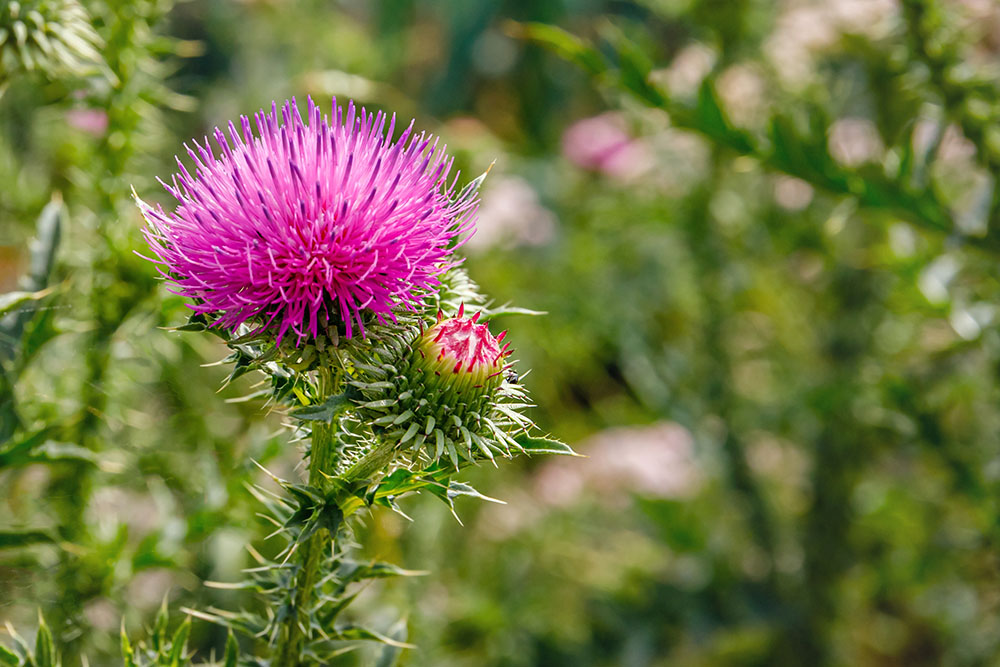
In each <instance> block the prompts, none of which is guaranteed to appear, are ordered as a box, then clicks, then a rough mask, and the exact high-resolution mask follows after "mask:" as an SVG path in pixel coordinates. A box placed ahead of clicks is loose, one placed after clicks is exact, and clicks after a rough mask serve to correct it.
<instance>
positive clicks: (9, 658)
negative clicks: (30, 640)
mask: <svg viewBox="0 0 1000 667" xmlns="http://www.w3.org/2000/svg"><path fill="white" fill-rule="evenodd" d="M20 662H21V659H20V658H18V657H17V654H16V653H14V652H13V651H11V650H10V649H9V648H7V647H5V646H3V645H0V665H10V666H11V667H16V665H18V664H19V663H20Z"/></svg>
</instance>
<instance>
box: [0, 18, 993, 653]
mask: <svg viewBox="0 0 1000 667" xmlns="http://www.w3.org/2000/svg"><path fill="white" fill-rule="evenodd" d="M32 10H34V11H35V12H36V14H35V15H33V14H32V13H31V12H32ZM36 15H37V16H38V17H41V19H42V20H41V22H39V21H38V20H36V18H35V16H36ZM18 25H20V26H21V27H20V28H19V27H18ZM39 35H41V36H39ZM0 38H2V48H0V87H2V89H3V95H2V97H0V183H3V186H2V187H0V221H2V222H0V292H7V294H6V295H3V296H0V309H2V313H3V319H2V320H0V368H2V374H0V620H2V621H7V622H9V623H10V624H11V625H12V627H13V628H16V629H17V630H18V631H19V632H21V634H24V635H26V636H28V637H31V636H32V635H33V634H34V633H35V632H36V629H37V627H38V622H37V611H36V610H37V609H38V608H39V607H40V608H41V610H42V611H43V612H44V613H45V616H46V618H47V619H48V624H49V626H50V627H51V628H52V631H53V634H54V637H55V640H56V644H57V645H58V646H59V647H61V648H62V650H63V654H64V659H65V662H66V664H68V665H77V664H81V661H82V658H81V656H83V655H86V656H88V658H89V664H90V665H104V664H120V659H119V658H118V657H117V655H118V651H119V640H118V631H119V626H120V624H122V623H124V625H125V627H126V628H127V629H128V630H129V633H130V635H131V636H133V637H135V638H138V639H141V638H142V637H144V636H146V634H147V633H148V631H147V630H146V629H145V628H149V627H150V626H152V624H153V618H154V616H155V614H156V612H157V609H158V608H159V607H160V605H161V602H162V601H163V600H166V601H167V604H168V606H169V608H170V609H171V610H172V612H173V613H172V620H171V621H170V627H171V628H172V627H174V625H176V624H177V623H179V622H180V619H181V617H182V616H183V614H182V613H180V612H179V610H180V609H181V608H190V607H194V608H199V609H204V608H208V607H211V606H215V607H222V608H226V609H238V608H240V607H241V606H246V605H251V604H253V601H252V599H250V598H244V597H242V594H241V593H239V592H237V591H231V590H225V589H216V588H210V587H206V586H204V585H203V582H204V581H206V580H214V581H223V582H226V581H235V580H237V579H238V578H239V570H240V569H241V568H244V567H248V566H250V565H251V564H252V559H251V557H250V554H249V553H248V551H247V550H246V549H245V548H244V545H245V544H246V543H251V544H253V545H255V546H256V548H257V549H261V550H266V549H267V541H266V539H265V538H266V536H267V534H268V532H269V530H270V527H269V526H268V525H267V524H265V523H264V522H262V521H261V520H259V519H258V518H257V517H256V512H257V511H258V509H259V508H258V505H257V501H255V500H254V498H253V497H252V495H251V494H250V493H249V492H248V491H247V488H246V485H247V484H248V483H251V482H261V481H262V479H261V478H262V476H261V474H260V472H259V470H258V469H257V468H256V467H255V466H254V464H253V463H252V461H259V462H261V463H262V464H263V465H266V466H268V467H270V468H272V469H274V470H275V471H277V472H279V473H281V474H282V476H284V477H286V478H289V477H292V476H294V475H295V474H296V472H295V471H294V470H292V467H293V466H294V464H295V461H297V460H299V456H298V453H297V451H296V450H295V445H294V444H290V443H289V442H288V441H287V435H286V433H285V432H284V431H283V430H282V426H281V423H282V418H281V415H280V414H273V413H269V412H268V411H267V410H266V409H265V408H264V406H263V405H262V403H261V401H260V400H258V399H254V398H252V397H251V398H249V399H248V400H242V397H245V396H247V395H250V394H252V392H253V386H252V385H253V380H252V379H248V378H243V379H241V381H239V382H237V383H235V384H234V385H233V386H231V387H229V388H227V389H226V390H225V391H224V392H222V393H221V394H220V393H217V392H216V389H217V388H218V387H219V386H220V384H221V382H222V380H223V378H224V376H225V373H226V369H224V368H220V367H217V366H211V365H208V364H210V363H211V362H214V361H216V360H217V359H219V358H220V357H221V356H223V355H224V348H222V347H221V346H220V344H219V343H217V342H216V341H215V340H214V339H213V338H212V337H209V336H203V335H198V334H180V333H176V332H171V331H168V330H164V327H169V326H175V325H178V324H181V323H182V322H184V321H185V318H186V312H187V311H186V309H185V308H184V305H183V303H182V302H181V301H180V300H179V299H178V298H176V297H174V296H171V295H170V294H169V293H167V292H166V291H165V290H164V288H163V287H162V285H161V284H160V283H159V281H158V280H157V279H156V277H155V275H154V271H153V268H152V267H151V266H150V265H149V264H148V263H147V262H145V261H144V260H141V259H140V258H138V257H137V256H136V255H135V254H134V253H135V252H136V251H139V252H142V248H143V243H142V240H141V236H140V234H139V230H140V227H141V222H140V216H139V215H138V212H137V210H136V209H135V207H134V206H133V204H132V201H131V197H130V188H131V187H135V189H136V191H137V192H138V193H139V194H140V196H142V197H143V198H144V199H146V200H147V201H155V200H157V199H159V200H160V201H164V202H166V195H165V193H163V192H162V190H161V189H160V187H159V186H158V184H157V183H156V181H155V178H156V177H162V178H167V177H168V176H169V175H170V174H171V173H172V172H173V170H174V163H173V159H172V156H173V154H174V153H178V152H181V144H182V142H183V141H186V140H187V139H188V138H189V137H193V136H197V137H200V136H202V135H204V134H207V133H208V132H209V130H210V129H211V128H212V127H213V126H214V125H216V124H220V123H224V122H227V121H228V120H229V119H233V118H236V117H237V116H238V115H239V114H240V113H249V112H252V111H254V110H256V109H258V108H260V107H262V106H266V105H270V103H271V100H272V99H276V100H279V101H280V100H282V99H284V98H286V97H289V96H292V95H296V96H298V97H299V98H300V99H301V98H303V97H305V96H306V95H312V96H313V97H314V98H315V99H317V100H320V101H323V100H327V99H329V97H330V96H331V95H337V96H338V98H339V99H343V98H348V97H350V98H353V99H355V100H357V101H358V102H361V103H363V104H365V105H367V106H368V107H369V108H384V109H387V110H391V111H394V112H396V113H397V114H399V115H400V116H403V117H407V118H409V117H411V116H413V117H416V119H417V125H418V126H420V127H422V128H426V129H429V130H431V131H434V132H436V133H439V134H440V135H441V136H442V137H444V139H445V140H446V141H447V142H448V145H449V148H450V149H451V150H452V151H453V152H454V154H455V155H456V156H457V158H458V162H459V163H460V165H461V167H462V170H463V173H465V174H468V175H469V176H470V177H471V176H473V175H476V174H479V173H481V172H482V171H484V170H485V169H486V167H487V166H488V165H489V164H490V163H491V162H492V161H493V160H496V161H497V164H496V166H495V167H494V169H493V171H492V172H491V174H490V177H489V178H488V179H487V182H486V185H485V187H484V199H483V206H482V211H481V216H480V217H481V222H480V227H481V229H480V232H479V235H478V236H477V237H476V239H474V241H473V242H471V243H470V244H469V245H468V246H467V247H466V251H465V252H466V254H467V256H468V260H467V267H468V268H469V270H470V272H471V274H472V276H473V277H474V278H475V279H477V280H478V281H479V282H480V283H482V285H483V287H484V289H485V290H486V291H487V292H488V293H490V294H494V295H498V297H499V298H501V299H503V300H506V299H509V300H511V301H513V302H515V303H517V304H518V305H521V306H525V307H529V308H534V309H538V310H544V311H547V312H548V315H547V316H546V317H541V318H518V319H509V320H505V321H503V322H498V323H497V324H498V325H499V326H501V327H505V328H506V327H509V328H510V329H511V338H512V339H513V340H514V341H515V345H516V346H517V348H518V355H519V356H520V358H521V359H523V364H522V367H521V368H520V371H521V372H522V373H523V372H524V371H526V370H527V369H528V368H532V369H534V371H533V372H532V373H531V374H530V375H526V377H525V378H524V379H523V382H524V383H525V384H526V385H527V386H528V387H529V388H530V390H531V391H532V392H533V395H534V397H535V399H536V401H537V403H538V404H539V408H537V409H536V410H535V411H534V416H535V417H536V419H537V421H538V422H539V423H540V425H541V426H542V427H543V428H544V429H545V430H547V431H551V432H553V433H555V434H556V435H558V436H559V437H560V438H562V439H564V440H566V441H568V442H571V443H572V444H573V445H574V447H575V448H576V449H577V450H578V451H581V452H582V453H585V454H588V455H589V457H590V458H588V459H585V460H581V459H573V460H559V461H551V462H544V461H533V462H529V463H527V464H521V465H508V466H505V467H502V468H501V469H500V470H499V471H497V470H492V469H490V470H480V471H476V472H474V473H473V474H472V479H473V480H474V482H475V484H476V487H477V488H478V489H480V490H481V491H483V492H484V493H486V494H487V495H489V496H492V497H496V498H501V499H503V500H505V501H507V504H506V505H497V504H488V503H476V502H473V501H466V502H464V503H460V504H459V506H458V514H459V516H460V518H461V519H462V522H463V523H464V525H460V524H459V523H458V522H456V521H455V520H454V519H453V518H452V517H451V516H450V515H449V514H448V513H447V512H446V511H445V510H444V508H442V507H441V506H440V504H438V503H434V502H433V500H427V501H425V500H424V499H420V498H417V499H413V500H409V501H407V502H406V503H404V507H403V509H404V511H406V512H407V514H409V515H410V516H412V517H414V519H415V524H414V525H413V526H411V525H410V524H409V523H407V522H406V521H405V519H403V518H401V517H399V516H398V515H395V514H391V513H389V512H384V513H376V514H375V515H373V516H372V517H371V518H370V520H369V525H368V526H367V529H366V530H365V531H363V532H362V533H361V535H360V536H361V537H363V538H364V539H365V540H366V543H365V544H364V545H363V547H364V549H365V550H366V553H370V554H371V555H372V556H377V557H379V558H380V559H384V560H389V561H391V562H394V563H397V564H399V565H400V566H402V567H405V568H408V569H412V570H428V571H430V572H431V573H432V575H431V576H427V577H423V578H410V579H406V580H402V581H393V582H387V583H386V584H385V585H384V586H382V587H370V588H368V589H365V590H364V592H363V593H362V595H361V597H360V598H359V604H358V608H357V609H356V610H355V613H357V614H359V615H364V616H365V618H366V619H368V620H369V622H370V623H371V619H374V624H375V625H377V626H379V627H380V628H381V629H382V630H383V631H386V632H390V633H396V635H398V630H399V626H397V625H396V623H397V620H398V618H399V615H400V610H410V611H409V613H410V615H409V616H408V618H407V619H405V622H406V625H407V626H408V631H407V636H408V638H409V641H412V642H413V643H415V644H417V645H418V646H419V648H418V649H416V650H408V651H403V652H402V653H401V654H400V655H399V664H402V665H413V666H418V665H421V666H423V665H427V666H430V665H433V666H435V667H448V666H454V667H458V666H466V665H468V666H470V667H471V666H478V665H503V666H510V667H515V666H527V665H553V666H563V665H564V666H567V667H569V666H573V667H577V666H583V667H587V666H595V667H596V666H604V665H607V666H612V665H614V666H619V665H621V666H626V667H641V666H653V665H657V666H660V665H731V664H739V665H800V664H811V665H812V664H815V665H824V664H829V665H904V664H905V665H924V664H926V665H941V664H946V665H981V664H990V663H992V662H993V661H994V660H995V658H996V656H997V655H998V654H1000V613H998V611H1000V610H998V606H1000V596H998V594H997V591H998V590H1000V567H998V560H997V553H998V547H1000V440H998V439H997V433H998V432H1000V406H998V400H1000V391H998V385H997V375H998V372H1000V317H998V315H1000V312H998V304H1000V282H998V279H997V268H996V266H997V264H996V262H997V258H998V255H1000V187H997V185H998V184H997V182H996V179H997V176H998V175H1000V122H998V121H1000V98H998V81H1000V9H998V7H997V5H996V4H995V3H993V2H990V1H989V0H898V1H896V0H831V1H825V2H820V1H818V0H817V1H816V2H808V1H806V0H786V1H783V2H772V1H769V0H641V1H632V2H629V1H611V0H608V1H602V0H562V1H557V0H544V1H539V0H505V1H503V2H494V1H491V0H460V1H459V0H382V1H380V2H372V3H365V2H355V1H342V2H337V3H329V2H320V1H319V0H310V1H304V2H290V1H280V0H273V1H270V2H267V1H263V0H261V1H256V2H254V1H249V0H247V1H244V2H223V1H221V0H211V1H206V2H177V3H173V2H167V1H166V0H137V1H134V2H133V1H126V0H86V1H85V2H83V3H82V4H77V3H76V2H73V1H71V0H37V1H36V0H25V1H24V2H21V3H15V2H6V3H4V6H3V7H2V8H0ZM394 628H395V629H394ZM191 632H192V634H191V638H190V642H189V647H190V648H191V649H192V650H195V651H196V658H197V659H198V660H207V659H209V657H210V656H211V655H212V654H213V652H214V654H215V655H216V656H219V655H221V654H222V650H223V646H224V643H225V633H224V631H223V630H221V629H219V628H216V627H214V626H212V625H211V624H209V623H205V622H195V623H194V624H193V627H192V631H191ZM0 643H3V642H0ZM368 656H369V654H368V653H366V652H365V651H361V652H359V653H355V654H351V655H349V656H345V658H344V660H345V664H352V663H355V662H362V663H363V662H364V661H365V660H366V659H368ZM385 664H387V663H385Z"/></svg>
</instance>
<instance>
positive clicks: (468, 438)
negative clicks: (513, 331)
mask: <svg viewBox="0 0 1000 667" xmlns="http://www.w3.org/2000/svg"><path fill="white" fill-rule="evenodd" d="M464 311H465V309H464V306H463V307H461V308H459V311H458V314H457V316H456V317H452V318H444V317H443V316H442V315H441V314H439V315H438V321H437V323H436V324H434V326H432V327H430V328H429V329H427V330H425V331H423V333H421V334H420V335H419V336H418V337H417V338H416V339H415V340H414V341H413V344H412V346H411V347H410V351H409V359H408V361H404V362H403V363H401V364H400V365H399V366H400V371H401V372H398V373H392V374H391V375H390V374H389V373H386V377H385V379H384V380H380V381H378V382H368V383H360V382H359V383H355V385H356V386H357V387H359V388H360V389H361V390H362V394H363V395H364V397H365V402H364V403H363V404H362V406H361V407H362V409H363V410H369V411H371V412H370V413H369V415H368V416H369V418H370V419H371V423H372V424H374V425H375V427H376V428H378V429H380V434H381V436H382V437H384V438H398V439H399V442H400V443H401V444H403V445H406V446H409V447H411V448H412V449H413V450H414V451H416V452H423V453H424V454H425V455H426V456H427V457H428V458H431V459H434V460H437V459H440V458H442V457H443V456H444V455H445V454H447V455H448V457H449V458H450V459H451V460H452V462H453V463H454V464H455V465H456V466H458V463H459V458H464V459H467V460H470V461H473V460H475V459H476V458H477V457H485V458H488V459H490V460H492V459H493V457H494V454H501V455H505V456H506V455H509V454H510V447H511V446H513V447H515V448H518V447H519V446H518V444H517V443H516V442H515V441H514V439H513V438H512V437H511V433H512V432H513V431H516V430H517V431H519V430H524V429H525V428H527V427H528V426H530V425H531V422H530V421H529V420H528V419H527V418H526V417H524V416H523V415H521V414H519V413H518V412H517V409H518V408H521V407H525V406H526V405H527V404H526V403H525V402H524V401H525V397H524V394H523V392H522V390H521V388H520V387H519V386H517V385H515V384H513V383H511V382H509V381H508V379H507V375H506V373H505V371H507V370H508V369H509V366H510V365H509V364H508V363H507V357H508V356H509V355H510V350H509V344H506V345H504V344H502V341H503V338H504V335H505V334H506V332H504V333H501V334H500V335H499V336H494V335H493V334H492V333H490V330H489V327H488V326H487V325H486V324H485V323H480V322H479V313H476V314H475V315H472V316H471V317H465V312H464ZM383 368H385V367H383ZM372 412H377V413H378V414H372Z"/></svg>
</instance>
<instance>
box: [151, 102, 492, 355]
mask: <svg viewBox="0 0 1000 667" xmlns="http://www.w3.org/2000/svg"><path fill="white" fill-rule="evenodd" d="M306 116H307V117H306V121H303V119H302V117H301V116H300V114H299V110H298V107H297V106H296V104H295V101H294V100H292V101H290V102H286V103H285V104H284V106H283V107H282V108H281V110H280V112H279V110H278V108H277V105H276V104H272V106H271V112H270V113H264V112H263V111H260V112H258V113H257V114H256V115H255V117H254V120H255V124H256V129H257V136H254V134H253V132H252V130H251V123H250V119H249V118H247V117H245V116H244V117H241V119H240V127H239V128H237V127H236V125H235V124H234V123H229V127H228V137H227V134H226V133H224V132H223V131H221V130H219V129H216V130H215V141H216V143H217V144H218V147H219V149H220V153H219V155H218V156H216V154H215V153H214V152H213V150H212V148H211V147H210V145H209V142H208V139H207V138H206V139H205V141H204V143H203V144H198V143H197V142H195V143H194V148H193V149H192V148H188V155H189V156H190V157H191V159H192V160H193V161H194V163H195V166H196V172H195V174H193V175H192V174H191V173H190V172H189V171H188V170H187V168H186V167H185V166H184V165H183V164H182V163H181V162H180V160H178V169H179V173H178V174H176V175H175V176H174V178H173V183H172V184H171V185H167V184H164V185H165V187H166V188H167V190H168V191H169V192H170V194H172V195H173V196H174V197H175V198H176V199H177V201H178V206H177V208H176V210H175V211H174V212H173V213H166V212H164V211H163V210H162V209H161V208H159V207H157V208H156V209H153V208H151V207H149V206H146V205H144V204H142V203H141V202H140V208H141V209H142V212H143V215H144V216H145V218H146V221H147V223H148V227H147V229H146V230H145V234H146V238H147V240H148V242H149V245H150V247H151V249H152V251H153V253H154V254H155V255H156V259H154V260H153V261H156V262H158V263H159V264H160V265H161V273H163V274H164V275H165V276H166V277H168V278H169V279H170V280H171V281H172V282H173V291H175V292H176V293H178V294H181V295H183V296H187V297H190V298H192V299H194V304H192V306H191V307H192V308H193V309H194V310H195V311H196V312H199V313H205V314H211V315H214V316H215V317H216V319H215V324H216V325H217V326H221V327H223V328H227V329H235V328H237V327H239V326H240V325H242V324H244V323H246V322H250V323H251V324H252V325H254V326H255V327H257V328H268V329H272V328H273V329H274V330H275V331H276V334H277V339H278V340H279V341H280V340H281V339H282V337H284V336H285V335H286V333H288V332H289V331H291V333H292V334H293V335H294V336H295V338H296V342H297V343H301V341H302V340H303V339H305V338H308V337H309V336H313V337H315V336H317V335H318V334H319V333H320V331H321V329H322V328H324V327H325V326H326V324H332V323H335V322H337V321H338V320H339V322H341V323H343V326H344V329H345V333H346V336H347V337H348V338H349V337H351V336H352V335H353V333H354V332H355V331H356V330H358V331H360V333H361V334H364V327H365V321H366V319H367V321H368V322H371V317H367V316H368V315H370V316H373V317H374V319H375V320H377V321H379V322H384V321H385V318H386V317H388V318H390V319H394V317H393V314H392V311H393V309H394V308H397V307H401V308H406V309H410V310H412V309H414V308H415V307H416V306H417V304H418V303H419V302H420V300H421V299H422V297H423V295H424V294H425V293H426V292H427V291H429V290H432V289H433V288H434V287H435V286H436V284H437V281H438V276H439V274H440V273H441V272H442V271H444V270H446V269H447V268H449V267H450V266H451V265H453V264H454V260H453V259H452V258H451V256H452V250H453V249H454V247H455V246H456V245H458V244H459V243H460V242H461V241H463V240H464V238H465V237H467V236H468V234H467V232H469V231H470V230H471V228H472V224H473V220H472V216H473V214H474V213H475V210H476V205H477V200H476V197H475V195H474V193H473V194H470V195H468V196H464V195H463V196H458V197H455V196H454V194H453V193H454V186H455V181H454V180H453V181H451V182H450V183H449V182H448V178H447V177H448V173H449V170H450V167H451V164H452V161H451V159H450V158H448V156H447V155H446V154H445V152H444V149H443V148H442V149H440V150H439V149H438V142H437V140H436V139H433V138H431V137H428V136H427V135H425V134H416V133H415V132H414V130H413V123H412V122H411V123H410V125H409V127H407V128H406V129H405V130H404V131H403V133H402V134H401V136H400V137H399V138H398V139H397V140H395V141H393V140H392V137H393V132H394V129H395V124H396V119H395V116H393V117H392V118H391V119H389V118H387V117H386V116H385V115H384V114H382V113H381V112H379V113H375V114H371V113H368V112H366V111H365V110H364V109H361V110H360V112H359V111H358V110H357V109H356V108H355V106H354V104H353V102H351V103H349V104H348V105H347V108H346V110H345V109H344V108H342V107H340V106H338V105H337V103H336V100H334V103H333V106H332V114H331V116H330V117H329V118H327V117H326V116H325V115H324V114H323V113H322V111H321V110H320V109H319V108H318V107H317V106H316V105H315V104H313V102H312V100H309V108H308V113H307V114H306ZM387 124H388V127H386V126H387ZM355 326H356V327H357V329H355Z"/></svg>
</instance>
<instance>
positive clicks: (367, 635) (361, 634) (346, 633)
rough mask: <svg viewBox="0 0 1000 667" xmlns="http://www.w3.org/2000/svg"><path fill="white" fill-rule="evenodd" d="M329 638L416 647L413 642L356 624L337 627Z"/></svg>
mask: <svg viewBox="0 0 1000 667" xmlns="http://www.w3.org/2000/svg"><path fill="white" fill-rule="evenodd" d="M330 638H331V639H335V640H338V641H357V640H371V641H377V642H381V643H383V644H388V645H389V646H396V647H399V648H416V646H414V645H413V644H407V643H406V642H401V641H397V640H395V639H393V638H392V637H387V636H385V635H383V634H382V633H380V632H376V631H375V630H369V629H368V628H362V627H359V626H356V625H349V626H345V627H343V628H337V629H336V630H335V631H334V632H333V633H331V634H330Z"/></svg>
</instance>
